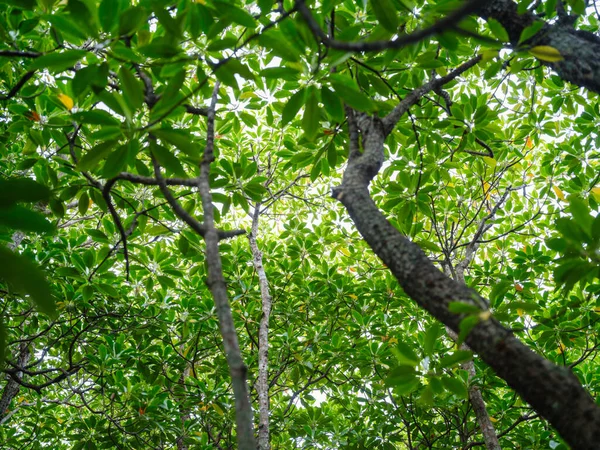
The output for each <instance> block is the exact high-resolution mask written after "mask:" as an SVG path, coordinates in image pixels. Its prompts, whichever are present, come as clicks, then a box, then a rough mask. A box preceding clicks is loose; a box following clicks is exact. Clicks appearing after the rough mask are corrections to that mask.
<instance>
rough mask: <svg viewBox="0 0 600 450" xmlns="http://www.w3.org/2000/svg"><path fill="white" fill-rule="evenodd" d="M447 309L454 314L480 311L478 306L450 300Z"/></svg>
mask: <svg viewBox="0 0 600 450" xmlns="http://www.w3.org/2000/svg"><path fill="white" fill-rule="evenodd" d="M448 310H449V311H450V312H452V313H455V314H478V313H480V312H481V308H480V307H479V306H477V305H473V304H471V303H465V302H450V304H449V305H448Z"/></svg>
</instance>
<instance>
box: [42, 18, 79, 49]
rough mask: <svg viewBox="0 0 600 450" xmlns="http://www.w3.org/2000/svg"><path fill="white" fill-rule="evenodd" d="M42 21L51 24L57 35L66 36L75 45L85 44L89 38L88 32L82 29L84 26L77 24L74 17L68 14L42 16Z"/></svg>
mask: <svg viewBox="0 0 600 450" xmlns="http://www.w3.org/2000/svg"><path fill="white" fill-rule="evenodd" d="M42 19H45V20H47V21H48V22H50V23H51V24H52V25H53V29H54V31H55V32H56V33H60V34H61V35H63V34H64V35H66V36H67V37H69V38H70V39H71V40H72V41H73V42H74V43H80V42H83V41H84V40H86V39H87V38H88V33H87V30H85V29H84V28H82V25H83V24H80V23H78V22H76V21H75V20H73V17H71V16H70V15H68V14H53V15H50V14H46V15H43V16H42Z"/></svg>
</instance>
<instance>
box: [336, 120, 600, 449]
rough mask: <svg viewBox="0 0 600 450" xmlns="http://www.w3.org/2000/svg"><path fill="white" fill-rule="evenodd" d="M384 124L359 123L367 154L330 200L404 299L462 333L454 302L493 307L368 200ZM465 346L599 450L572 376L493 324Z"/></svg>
mask: <svg viewBox="0 0 600 450" xmlns="http://www.w3.org/2000/svg"><path fill="white" fill-rule="evenodd" d="M384 123H385V119H383V120H381V119H378V118H376V117H368V118H367V117H362V118H361V120H360V121H359V128H360V131H361V134H362V139H363V149H364V150H363V153H362V154H360V155H355V156H354V157H351V158H350V161H349V163H348V167H347V169H346V171H345V173H344V177H343V181H342V184H341V186H339V187H337V188H335V189H334V190H333V197H334V198H336V199H338V200H339V201H340V202H341V203H342V204H343V205H344V206H345V207H346V209H347V210H348V213H349V214H350V217H351V218H352V220H353V221H354V223H355V225H356V227H357V229H358V231H359V232H360V234H361V235H362V236H363V238H364V239H365V241H366V242H367V243H368V244H369V246H370V247H371V248H372V249H373V251H374V252H375V253H376V254H377V256H379V258H381V260H382V261H383V263H384V264H386V265H387V266H388V268H389V269H390V270H391V271H392V273H393V274H394V276H395V277H396V279H397V280H398V282H399V283H400V285H401V286H402V288H403V289H404V291H405V292H406V294H407V295H408V296H409V297H411V298H412V299H413V300H414V301H415V302H416V303H417V304H418V305H419V306H421V307H422V308H423V309H425V310H427V311H428V312H429V313H431V314H432V315H433V316H434V317H435V318H437V319H438V320H439V321H441V322H442V323H443V324H445V325H446V326H448V327H449V328H450V329H452V330H453V331H455V332H458V330H459V324H460V321H461V320H462V319H463V318H464V315H460V314H455V313H452V312H450V310H449V305H450V303H451V302H464V303H468V304H471V305H476V306H478V307H479V308H481V309H482V311H484V310H486V309H487V304H488V302H487V301H486V300H485V299H484V298H483V297H481V296H480V295H479V294H478V293H477V292H475V291H474V290H472V289H470V288H468V287H467V286H465V285H464V284H461V283H457V282H455V281H454V280H452V279H451V278H449V277H447V276H446V275H444V274H443V273H442V272H441V271H440V270H438V269H437V268H436V267H435V266H434V265H433V263H432V262H431V261H430V260H429V258H428V257H427V256H426V255H425V253H424V252H423V251H422V250H421V248H420V247H419V246H418V245H416V244H414V243H413V242H411V241H410V240H409V239H408V238H407V237H405V236H404V235H402V234H401V233H400V232H399V231H398V230H396V229H395V228H394V227H393V226H392V225H391V224H390V223H389V222H388V221H387V219H386V218H385V217H384V215H383V214H382V213H381V211H380V210H379V208H378V207H377V206H376V205H375V203H374V202H373V200H372V199H371V197H370V195H369V190H368V184H369V182H370V180H371V179H372V178H373V177H374V176H375V174H377V172H378V170H379V168H380V167H381V164H382V162H383V159H384V148H383V143H384V140H385V138H386V136H387V134H386V133H385V132H384V129H385V127H384ZM351 146H352V144H351ZM483 317H485V316H483ZM466 343H467V344H468V345H469V347H470V348H471V349H473V350H474V351H475V352H476V353H478V354H479V356H480V357H481V359H482V360H483V361H484V362H485V363H487V364H488V365H489V366H490V367H492V368H493V369H494V370H495V372H496V373H497V374H498V376H500V377H501V378H503V379H504V380H505V381H506V382H507V384H508V385H509V386H510V387H512V388H513V389H514V390H515V391H516V392H517V393H519V394H520V395H521V396H522V397H523V399H524V400H525V401H527V402H528V403H529V404H531V406H532V407H533V408H535V409H536V411H537V412H538V413H540V415H541V416H543V417H544V418H545V419H547V420H548V421H549V422H550V423H551V424H552V426H554V427H555V428H556V430H557V431H558V432H559V433H560V434H561V436H562V437H563V438H564V439H565V440H566V441H567V442H568V443H569V444H570V445H571V446H572V447H573V448H574V449H582V450H587V449H589V450H592V449H597V448H598V442H600V408H599V407H598V406H597V405H596V403H595V402H594V399H593V398H592V397H591V396H590V395H589V394H588V393H587V392H586V391H585V389H584V388H583V387H582V386H581V383H580V382H579V380H578V379H577V377H575V375H573V373H572V372H571V371H570V370H569V369H567V368H565V367H559V366H557V365H555V364H553V363H551V362H550V361H548V360H546V359H544V358H542V357H541V356H539V355H538V354H536V353H534V352H533V351H532V350H530V349H529V348H528V347H527V346H525V345H524V344H522V343H521V342H520V341H519V340H518V339H517V338H516V337H515V336H514V335H513V334H512V332H510V331H509V330H507V329H506V328H504V327H503V326H502V325H501V324H500V323H499V322H498V321H497V320H495V319H494V318H493V317H488V318H484V319H483V320H481V321H480V322H479V324H478V325H476V326H475V327H474V328H473V329H472V331H471V332H470V333H469V335H468V337H467V340H466Z"/></svg>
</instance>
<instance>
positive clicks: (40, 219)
mask: <svg viewBox="0 0 600 450" xmlns="http://www.w3.org/2000/svg"><path fill="white" fill-rule="evenodd" d="M0 225H3V226H6V227H9V228H14V229H16V230H22V231H34V232H36V233H47V232H50V231H53V230H54V226H53V225H52V224H51V223H50V222H48V221H47V220H46V218H45V217H44V216H43V215H41V214H40V213H37V212H34V211H31V210H30V209H28V208H24V207H23V206H19V205H13V206H9V207H8V208H0Z"/></svg>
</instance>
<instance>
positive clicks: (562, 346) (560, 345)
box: [558, 342, 567, 353]
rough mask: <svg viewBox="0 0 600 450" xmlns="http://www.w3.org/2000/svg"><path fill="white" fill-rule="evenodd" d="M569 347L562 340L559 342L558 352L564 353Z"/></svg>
mask: <svg viewBox="0 0 600 450" xmlns="http://www.w3.org/2000/svg"><path fill="white" fill-rule="evenodd" d="M566 348H567V347H565V344H563V343H562V342H561V343H559V344H558V353H562V352H564V351H565V349H566Z"/></svg>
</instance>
